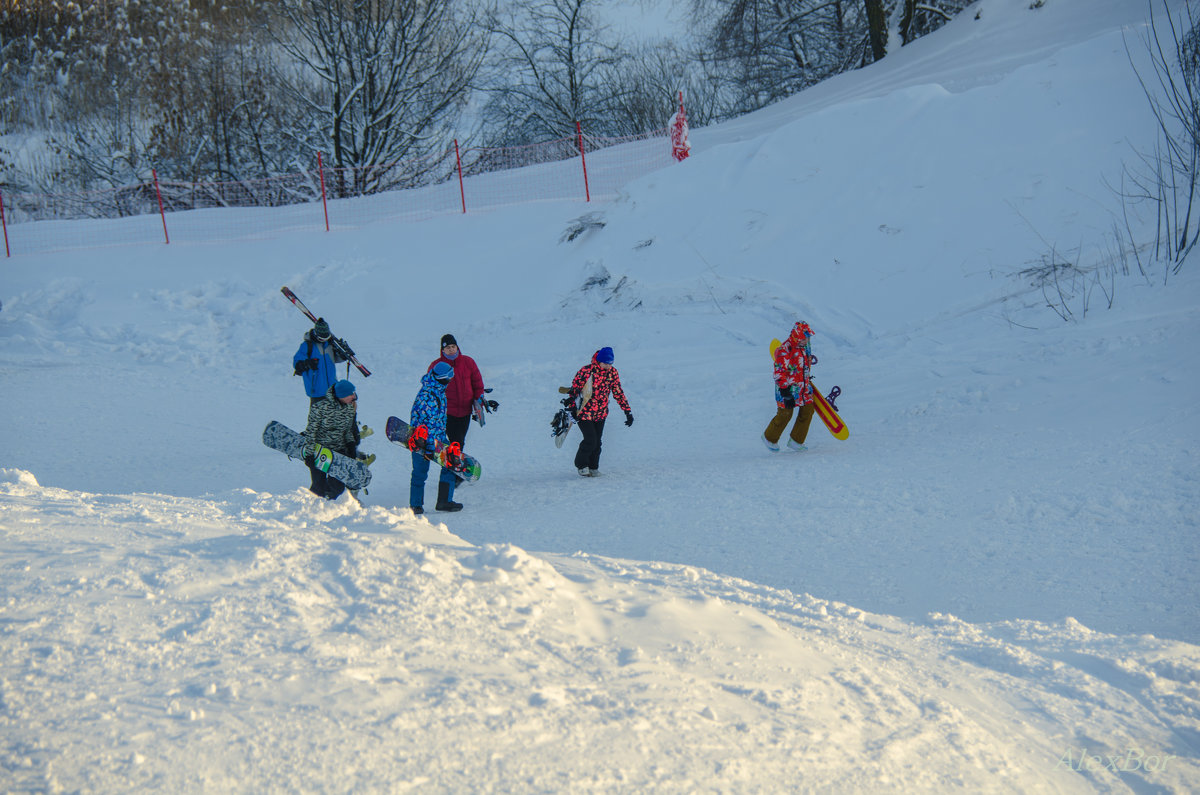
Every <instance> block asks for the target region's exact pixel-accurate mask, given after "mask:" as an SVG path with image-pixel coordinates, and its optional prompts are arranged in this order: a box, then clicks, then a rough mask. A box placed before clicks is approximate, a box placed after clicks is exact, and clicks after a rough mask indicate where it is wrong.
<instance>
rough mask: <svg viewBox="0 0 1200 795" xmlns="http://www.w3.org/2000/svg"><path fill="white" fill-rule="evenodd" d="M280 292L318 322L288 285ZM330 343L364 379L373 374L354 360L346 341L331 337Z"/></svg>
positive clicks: (312, 319) (310, 318) (309, 317)
mask: <svg viewBox="0 0 1200 795" xmlns="http://www.w3.org/2000/svg"><path fill="white" fill-rule="evenodd" d="M279 291H280V292H281V293H283V295H284V297H286V298H287V299H288V300H289V301H291V302H292V303H293V304H295V306H296V308H297V309H299V310H300V311H301V312H303V313H304V315H305V316H306V317H307V318H308V319H309V320H311V321H312V322H313V323H316V322H317V316H316V315H314V314H313V313H312V312H311V311H309V309H308V307H307V306H305V305H304V302H303V301H301V300H300V299H299V298H298V297H297V296H296V294H295V293H293V292H292V291H291V290H289V289H288V288H287V286H286V285H285V286H283V287H281V288H280V289H279ZM329 342H330V344H331V345H333V349H334V350H336V351H337V352H338V353H339V354H341V356H342V358H344V359H345V360H346V361H348V362H350V364H352V365H354V366H355V367H357V368H358V371H359V372H360V373H362V374H363V377H364V378H365V377H366V376H368V375H370V374H371V371H370V370H368V369H367V368H366V367H364V366H363V364H362V362H360V361H359V360H358V359H356V358H354V351H352V350H351V349H350V346H349V345H347V344H346V341H345V340H343V339H338V338H337V337H331V338H330V340H329ZM347 372H348V371H347Z"/></svg>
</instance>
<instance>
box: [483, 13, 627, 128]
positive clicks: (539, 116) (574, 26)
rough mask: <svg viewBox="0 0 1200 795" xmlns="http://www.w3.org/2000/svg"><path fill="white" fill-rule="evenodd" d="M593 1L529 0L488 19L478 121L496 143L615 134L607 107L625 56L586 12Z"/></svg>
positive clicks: (616, 90)
mask: <svg viewBox="0 0 1200 795" xmlns="http://www.w3.org/2000/svg"><path fill="white" fill-rule="evenodd" d="M595 5H596V0H535V2H533V3H531V4H530V5H528V6H522V5H520V4H512V5H510V6H509V8H508V10H507V12H506V13H505V14H503V15H501V14H493V15H492V18H491V20H490V28H491V30H492V31H493V32H494V33H495V35H496V36H497V42H496V44H497V49H496V57H495V59H494V61H493V63H492V64H491V67H490V70H489V72H490V74H491V75H492V79H491V80H490V81H489V82H488V83H487V84H486V85H485V90H486V91H487V92H488V94H489V99H488V102H487V104H486V106H485V108H484V118H485V121H486V122H487V124H488V126H489V129H490V130H491V131H492V133H491V136H490V137H491V142H492V143H494V144H497V145H503V144H509V143H517V142H520V143H525V142H528V141H537V140H545V139H547V138H561V137H565V136H570V135H574V133H575V124H576V122H579V123H580V124H582V125H583V126H584V128H585V129H586V130H587V131H589V132H591V133H593V134H599V135H609V134H615V133H619V132H620V131H621V130H620V128H619V126H618V125H616V124H615V123H614V114H613V109H614V107H615V106H616V105H617V104H618V102H617V98H618V97H619V96H620V93H621V88H620V86H619V84H618V78H617V72H616V70H617V67H618V66H619V65H620V64H621V62H622V61H623V60H624V58H625V55H624V53H622V51H621V50H620V48H619V47H618V46H617V45H616V44H614V43H611V42H610V41H608V40H606V39H605V35H606V30H605V28H604V27H603V26H601V25H599V24H598V23H597V22H596V20H595V18H594V16H593V15H592V10H593V7H594V6H595Z"/></svg>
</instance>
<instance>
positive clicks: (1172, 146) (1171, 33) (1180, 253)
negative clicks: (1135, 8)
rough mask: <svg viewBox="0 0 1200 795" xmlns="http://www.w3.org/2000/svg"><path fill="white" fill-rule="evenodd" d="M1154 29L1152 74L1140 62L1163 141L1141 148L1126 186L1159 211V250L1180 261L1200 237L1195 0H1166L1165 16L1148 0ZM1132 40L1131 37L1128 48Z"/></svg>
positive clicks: (1128, 194)
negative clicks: (1174, 6) (1173, 3)
mask: <svg viewBox="0 0 1200 795" xmlns="http://www.w3.org/2000/svg"><path fill="white" fill-rule="evenodd" d="M1148 6H1149V9H1150V30H1149V33H1148V34H1146V36H1145V38H1143V41H1142V43H1143V44H1144V45H1145V47H1146V49H1147V51H1148V52H1149V55H1150V64H1151V69H1152V71H1153V74H1152V75H1148V76H1147V75H1143V74H1142V73H1141V72H1139V71H1138V68H1137V66H1136V64H1134V60H1133V56H1132V54H1131V55H1130V63H1131V64H1133V67H1134V72H1135V73H1137V76H1138V80H1139V81H1140V82H1141V85H1142V89H1143V91H1145V93H1146V98H1147V99H1148V100H1149V103H1150V110H1151V112H1152V113H1153V114H1154V118H1155V120H1156V121H1157V122H1158V129H1159V137H1158V143H1157V145H1156V146H1155V148H1154V151H1153V152H1149V153H1141V155H1140V160H1141V163H1140V166H1139V167H1136V168H1127V169H1126V178H1127V180H1128V184H1129V185H1131V186H1132V187H1128V188H1123V189H1122V193H1123V198H1124V200H1125V202H1126V203H1127V204H1135V205H1136V204H1140V203H1149V204H1150V205H1151V206H1152V207H1153V208H1154V212H1155V220H1156V225H1155V245H1154V250H1155V255H1156V258H1158V259H1164V260H1167V261H1170V262H1173V263H1174V264H1175V268H1174V270H1175V271H1176V272H1178V270H1179V268H1180V267H1181V266H1182V264H1183V261H1184V259H1185V258H1186V257H1187V256H1188V254H1189V253H1190V252H1191V250H1192V249H1193V248H1194V247H1195V245H1196V243H1197V242H1198V241H1200V207H1198V206H1197V200H1198V199H1200V20H1198V18H1197V15H1196V12H1195V9H1194V7H1193V6H1194V2H1193V0H1188V2H1187V4H1186V5H1185V6H1184V8H1183V9H1182V10H1181V11H1180V13H1179V15H1178V16H1177V17H1175V16H1172V15H1171V10H1170V8H1169V6H1168V5H1167V2H1166V0H1162V11H1163V14H1162V17H1159V16H1156V15H1155V12H1154V7H1155V4H1154V2H1153V0H1149V1H1148ZM1128 47H1129V43H1128V42H1126V50H1127V51H1128Z"/></svg>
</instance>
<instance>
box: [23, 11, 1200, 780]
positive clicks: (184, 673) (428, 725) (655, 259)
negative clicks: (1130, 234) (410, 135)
mask: <svg viewBox="0 0 1200 795" xmlns="http://www.w3.org/2000/svg"><path fill="white" fill-rule="evenodd" d="M1029 6H1030V3H1029V2H1028V0H981V2H980V3H979V4H977V6H976V7H974V8H973V9H970V10H968V11H967V12H965V13H964V14H962V15H961V16H960V17H959V18H957V19H956V20H954V21H953V22H952V23H950V24H948V25H947V26H946V27H945V28H943V29H942V30H939V31H938V32H937V33H935V34H933V35H930V36H928V37H926V38H924V39H921V40H919V41H917V42H915V43H914V44H913V45H912V46H910V47H908V48H905V49H904V50H903V51H901V52H898V53H895V54H894V55H889V56H888V58H887V59H885V61H884V62H881V63H880V64H877V65H875V66H873V67H871V68H868V69H865V70H862V71H860V72H856V73H852V74H847V75H843V76H841V77H839V78H837V79H836V80H833V81H829V82H828V83H826V84H822V85H821V86H817V87H815V88H814V89H812V90H810V91H808V92H805V93H804V94H802V95H800V96H797V97H794V98H792V99H790V100H788V101H786V102H782V103H779V104H778V105H775V106H772V107H771V108H768V109H766V110H764V111H761V112H760V113H757V114H753V115H751V116H748V117H746V118H744V119H739V120H736V121H734V122H731V123H729V124H726V125H721V126H717V127H713V128H709V129H703V130H695V131H693V136H692V142H693V157H692V158H691V159H689V160H687V161H685V162H684V163H682V164H679V165H676V166H672V167H670V168H668V169H665V170H662V171H659V172H655V173H654V174H651V175H649V176H648V177H645V178H643V179H641V180H638V181H636V182H634V183H632V184H630V185H628V186H627V187H626V189H625V191H624V194H623V195H622V197H621V198H620V199H619V200H618V201H615V202H612V203H609V204H598V203H592V204H583V203H558V202H550V203H543V204H537V205H528V206H522V207H512V208H507V209H504V210H500V211H496V212H491V213H479V214H471V215H466V216H448V217H444V218H437V219H434V220H430V221H427V222H421V223H389V222H382V223H379V224H375V225H372V226H369V227H365V228H362V229H357V230H345V231H335V232H333V233H324V232H320V233H317V232H312V233H309V232H298V233H296V234H295V235H294V236H293V237H291V238H289V239H279V240H253V241H230V242H225V243H215V244H210V245H178V244H175V243H173V244H171V245H169V246H161V245H160V246H125V247H118V246H114V247H112V248H107V249H102V250H90V251H86V252H83V253H80V252H78V251H76V252H62V253H57V254H41V255H36V256H34V255H27V256H24V257H21V256H15V257H13V258H11V259H9V260H6V264H5V265H4V268H3V271H2V272H0V300H2V301H3V309H2V310H0V341H3V343H4V344H3V346H2V347H0V379H2V383H3V385H4V387H5V388H4V389H3V391H2V393H0V394H2V396H0V408H2V410H3V413H4V416H5V422H4V424H3V426H0V451H3V452H2V454H0V790H4V791H14V792H41V791H59V790H67V791H103V792H126V791H132V790H139V789H149V790H157V791H171V792H214V791H244V792H261V791H298V790H299V791H339V792H340V791H346V792H349V791H355V792H359V791H388V792H397V791H407V790H414V791H428V792H464V791H493V792H495V791H500V792H565V791H571V792H601V791H603V792H646V791H661V792H697V791H720V792H775V791H779V792H782V791H795V790H807V791H834V792H881V791H882V792H911V791H944V790H947V789H951V788H957V789H962V790H965V791H971V792H1013V791H1024V792H1041V791H1053V792H1092V791H1101V792H1128V791H1133V792H1143V791H1166V792H1181V793H1182V792H1189V791H1195V790H1197V789H1198V788H1200V717H1198V716H1200V645H1197V644H1200V593H1198V591H1200V589H1198V588H1197V577H1196V572H1197V571H1200V545H1198V544H1197V540H1196V539H1197V519H1196V517H1197V516H1198V515H1200V488H1198V477H1197V475H1198V467H1197V462H1196V460H1195V451H1196V450H1197V449H1198V442H1200V416H1198V413H1197V409H1196V404H1195V395H1196V394H1198V393H1200V362H1198V360H1197V357H1196V355H1195V352H1194V349H1193V348H1194V344H1195V341H1196V340H1197V339H1198V338H1200V336H1198V332H1200V300H1198V299H1200V275H1198V274H1197V273H1196V272H1195V271H1196V268H1195V267H1193V265H1194V263H1192V262H1189V263H1186V264H1185V266H1184V268H1183V270H1182V272H1181V273H1180V274H1178V275H1169V276H1167V274H1166V271H1165V270H1164V269H1163V267H1162V266H1161V265H1157V266H1156V267H1155V269H1154V271H1153V272H1152V273H1150V275H1149V278H1146V277H1143V276H1142V275H1141V274H1139V273H1138V270H1137V267H1136V265H1133V264H1132V263H1122V262H1120V261H1117V260H1114V259H1113V255H1112V248H1111V246H1110V243H1109V240H1108V238H1107V235H1109V234H1110V232H1111V229H1112V224H1113V220H1114V218H1115V217H1116V216H1117V214H1118V213H1119V204H1118V203H1117V200H1116V199H1115V197H1114V196H1113V194H1112V191H1111V190H1110V189H1109V188H1108V187H1107V185H1108V184H1114V183H1115V182H1116V181H1117V180H1119V177H1120V171H1121V167H1122V162H1123V161H1124V162H1130V161H1132V160H1133V159H1134V158H1135V156H1136V155H1135V151H1136V150H1139V149H1140V150H1146V149H1148V148H1150V147H1151V146H1152V145H1153V143H1154V132H1155V131H1154V125H1153V119H1152V118H1151V117H1150V116H1149V114H1148V113H1147V110H1146V99H1145V96H1144V95H1143V93H1142V90H1141V88H1140V86H1139V85H1138V83H1137V80H1136V77H1135V75H1134V73H1133V71H1132V70H1131V68H1130V62H1129V61H1130V54H1132V56H1133V58H1134V61H1135V62H1138V60H1139V59H1140V58H1144V53H1143V52H1140V51H1139V49H1138V47H1139V44H1138V37H1139V36H1143V35H1145V32H1146V28H1145V8H1144V7H1143V6H1142V5H1141V4H1140V3H1136V2H1134V3H1130V2H1124V1H1121V2H1118V0H1094V1H1089V0H1047V2H1046V3H1045V5H1044V6H1043V7H1042V8H1039V9H1036V10H1031V9H1030V8H1029ZM1126 41H1128V42H1129V44H1130V51H1129V52H1130V54H1127V51H1126V45H1125V42H1126ZM234 212H236V211H234ZM280 212H287V210H281V211H280ZM585 214H587V215H589V216H590V218H591V219H592V220H593V221H594V222H597V223H595V224H594V225H593V227H592V228H591V229H590V230H589V231H587V232H585V233H584V234H582V235H579V236H576V237H575V238H574V239H572V240H566V239H565V238H566V237H567V235H564V232H565V231H566V230H567V229H568V228H571V227H572V226H573V225H574V224H576V223H577V219H579V218H580V217H582V216H584V215H585ZM80 223H95V224H98V225H103V224H107V223H120V222H99V221H97V222H80ZM1135 223H1140V221H1135ZM601 224H602V225H601ZM1139 229H1140V230H1141V231H1143V232H1144V231H1145V228H1144V227H1139ZM1052 253H1053V254H1057V255H1058V256H1059V257H1065V258H1067V259H1068V260H1069V261H1070V262H1076V263H1078V266H1079V267H1080V268H1081V269H1083V270H1084V271H1085V272H1086V273H1087V274H1090V276H1089V277H1088V278H1083V277H1080V279H1079V280H1078V281H1077V282H1076V283H1075V284H1073V285H1067V291H1066V292H1065V293H1064V294H1063V295H1062V296H1060V295H1059V294H1058V293H1057V291H1055V292H1053V293H1049V294H1046V293H1044V292H1043V291H1042V290H1041V289H1038V288H1036V287H1031V279H1032V278H1033V277H1032V275H1031V274H1030V273H1029V271H1031V270H1036V269H1037V268H1038V267H1039V266H1040V265H1044V264H1045V262H1046V261H1047V258H1049V257H1050V256H1051V255H1052ZM1125 265H1130V266H1131V272H1130V273H1128V274H1126V273H1124V272H1123V271H1124V266H1125ZM1164 282H1165V284H1164ZM284 284H286V285H288V286H289V287H291V288H292V289H294V290H295V291H296V292H297V293H298V294H299V295H300V297H301V298H302V299H303V300H304V301H305V302H306V303H308V305H309V306H310V307H312V308H313V309H314V310H315V311H317V312H318V313H320V314H321V315H323V316H324V317H325V318H327V319H328V320H329V321H330V323H331V325H332V327H333V330H334V333H335V334H337V335H339V336H344V337H346V338H347V339H348V340H349V341H350V342H351V343H352V344H353V345H354V348H355V350H356V351H357V352H358V355H359V358H360V359H361V360H362V361H363V362H364V363H365V364H366V365H367V366H368V367H370V368H371V369H372V370H373V371H374V374H373V375H372V376H371V377H370V378H366V379H364V378H362V377H361V376H360V375H358V374H357V373H355V372H353V371H351V375H350V378H351V380H352V381H354V383H355V384H356V386H357V388H358V394H359V398H360V402H359V405H360V408H359V412H360V419H361V420H362V421H364V422H366V423H367V424H368V425H371V426H374V427H376V428H380V429H381V428H382V427H383V424H384V421H385V420H386V417H387V416H388V415H389V414H397V415H400V416H407V413H408V411H409V407H410V406H411V404H412V400H413V397H414V395H415V394H416V391H417V388H418V380H419V377H420V375H421V374H423V372H424V371H425V368H426V366H427V365H428V364H429V362H430V361H432V360H433V359H434V358H435V357H436V355H437V343H438V339H439V338H440V337H441V335H442V334H443V333H446V332H451V333H453V334H455V336H456V337H457V338H458V340H459V342H460V343H461V345H462V348H463V350H464V352H466V353H467V354H469V355H471V356H473V357H474V358H475V359H476V360H477V361H478V362H479V364H480V367H481V369H482V371H483V375H484V378H485V380H486V381H487V383H488V386H490V387H493V388H494V392H493V397H495V398H496V399H497V400H498V401H500V404H501V405H500V410H499V411H498V412H497V413H496V414H494V415H492V416H491V417H490V419H489V421H488V423H487V425H486V427H483V428H479V427H478V426H475V427H473V428H472V430H471V431H470V434H469V436H468V440H467V449H468V451H469V452H471V453H472V454H473V455H475V456H477V457H478V458H479V459H480V460H481V461H482V463H483V478H482V479H481V480H480V482H479V483H478V484H475V485H474V486H471V487H466V486H463V487H460V490H459V495H458V496H459V497H460V498H461V501H462V502H463V503H464V504H465V505H466V508H465V510H464V511H463V512H461V513H458V514H452V515H451V514H437V513H433V512H430V513H429V514H427V515H426V516H424V517H421V518H416V517H414V516H413V515H412V514H411V512H410V511H409V510H408V509H407V504H408V477H409V470H410V464H409V459H408V455H407V453H406V452H405V451H403V450H400V449H399V448H397V447H395V446H392V445H390V444H389V443H388V442H387V441H386V440H384V439H383V438H382V433H379V434H376V435H375V436H374V437H371V438H369V439H367V440H366V442H365V443H364V449H366V450H367V451H369V452H375V453H377V454H378V460H377V461H376V463H375V464H374V465H373V467H372V470H373V474H374V479H373V481H372V483H371V486H370V488H369V494H367V495H365V496H364V497H363V504H362V505H360V504H358V503H355V502H353V501H352V500H350V499H349V498H348V497H343V498H342V499H341V500H340V501H339V502H337V503H333V504H328V503H325V502H323V501H320V500H317V499H315V498H314V497H313V496H312V495H311V494H310V493H309V492H308V491H307V490H306V489H305V488H303V487H304V485H306V484H307V480H308V477H307V473H306V471H305V470H304V468H303V467H302V466H301V465H300V464H299V463H298V462H294V461H292V462H289V461H288V460H287V459H286V458H284V457H283V456H282V455H280V454H278V453H276V452H274V451H272V450H269V449H267V448H266V447H264V446H262V445H261V444H260V443H259V438H260V435H261V432H262V428H263V426H264V425H265V424H266V423H267V422H268V421H269V420H271V419H278V420H280V421H282V422H285V423H287V424H289V425H291V426H292V427H296V428H301V427H303V424H304V419H305V415H306V412H307V401H306V400H305V398H304V396H303V390H302V388H301V386H300V384H299V379H296V378H293V377H292V376H291V357H292V354H293V353H294V351H295V349H296V347H297V346H298V345H299V343H300V340H301V336H302V334H303V333H304V332H305V330H307V328H308V323H307V322H306V321H305V319H304V318H303V316H302V315H300V314H299V313H298V312H297V311H296V310H295V309H294V308H293V307H292V306H290V305H289V304H288V302H287V301H286V300H285V299H284V298H283V297H282V296H281V295H279V288H280V286H281V285H284ZM1110 295H1111V296H1112V298H1111V304H1112V305H1111V308H1110V306H1109V304H1110V298H1109V296H1110ZM1048 296H1049V297H1048ZM1048 304H1049V305H1048ZM1064 313H1065V314H1067V315H1068V316H1069V317H1070V320H1069V322H1065V321H1064V320H1063V317H1062V316H1061V315H1062V314H1064ZM796 319H804V320H806V321H807V322H809V323H810V324H811V325H812V326H813V328H814V329H815V330H816V337H815V338H814V340H813V346H814V351H815V353H816V354H817V355H818V357H819V359H820V361H819V363H818V365H817V366H816V367H815V368H814V371H813V374H814V380H815V381H816V384H817V386H818V387H819V388H821V389H822V390H823V391H826V392H827V391H829V389H831V388H832V387H833V386H834V385H837V386H839V387H840V388H841V391H842V396H841V397H840V398H839V400H838V405H839V408H840V409H841V412H842V416H843V417H844V418H845V419H846V421H847V423H848V424H849V426H850V431H851V432H850V437H849V439H848V440H847V441H844V442H842V441H837V440H835V439H834V438H833V437H831V436H830V435H829V434H828V433H827V432H826V431H825V430H824V428H823V427H822V426H821V425H820V424H819V423H814V426H813V429H812V431H811V433H810V435H809V439H808V450H807V451H805V452H803V453H777V454H772V453H769V452H768V451H767V450H766V449H765V448H764V447H763V445H762V444H761V442H760V441H759V438H758V437H759V435H760V434H761V433H762V429H763V427H764V426H765V425H766V423H767V421H768V420H769V419H770V417H771V416H772V415H773V413H774V403H773V399H772V394H771V388H770V363H769V359H768V353H767V344H768V342H769V341H770V339H771V338H772V337H781V336H783V335H785V334H786V333H787V330H788V329H789V327H790V325H791V323H792V322H794V321H795V320H796ZM604 345H609V346H612V347H613V348H614V349H615V351H616V366H617V368H618V369H619V371H620V373H621V378H622V381H623V383H624V386H625V390H626V393H627V394H628V396H629V400H630V402H631V403H632V405H633V413H634V415H635V417H636V422H635V423H634V425H633V426H632V427H630V428H626V427H624V426H623V425H622V424H621V423H620V422H617V421H614V422H612V423H610V425H609V427H608V429H607V430H606V431H605V437H604V453H603V458H602V461H601V469H602V472H603V475H602V477H600V478H595V479H591V478H588V479H585V478H580V477H578V476H577V475H576V474H575V472H574V469H573V467H572V466H571V458H572V454H573V450H574V447H575V444H576V443H577V442H578V439H579V437H578V435H577V432H576V431H573V432H572V433H573V434H576V435H574V436H572V437H569V439H568V441H567V444H566V446H565V448H564V449H562V450H556V449H555V448H554V446H553V444H552V443H551V440H550V436H549V425H548V423H549V419H550V416H551V414H552V413H553V411H554V409H555V408H556V406H557V404H556V399H557V393H556V388H557V387H558V386H559V385H561V384H565V383H566V382H567V379H569V378H570V377H571V376H572V375H573V374H574V372H575V371H576V370H577V369H578V368H579V367H580V366H581V365H583V364H584V363H585V362H586V361H587V360H588V358H589V357H590V355H591V354H592V352H593V351H595V350H596V349H597V348H599V347H601V346H604ZM433 488H434V487H433V486H432V485H430V486H429V487H427V490H428V492H429V494H428V495H427V499H430V498H431V495H432V491H433Z"/></svg>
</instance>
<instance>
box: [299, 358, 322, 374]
mask: <svg viewBox="0 0 1200 795" xmlns="http://www.w3.org/2000/svg"><path fill="white" fill-rule="evenodd" d="M316 369H317V360H316V359H301V360H300V361H298V362H296V370H295V375H300V374H301V373H303V372H304V371H306V370H316Z"/></svg>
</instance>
